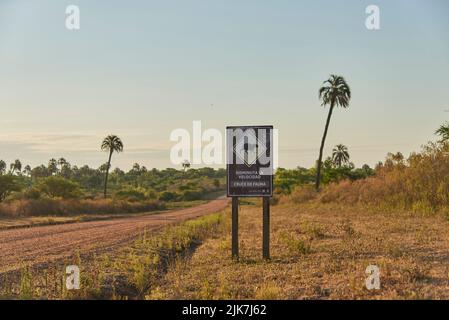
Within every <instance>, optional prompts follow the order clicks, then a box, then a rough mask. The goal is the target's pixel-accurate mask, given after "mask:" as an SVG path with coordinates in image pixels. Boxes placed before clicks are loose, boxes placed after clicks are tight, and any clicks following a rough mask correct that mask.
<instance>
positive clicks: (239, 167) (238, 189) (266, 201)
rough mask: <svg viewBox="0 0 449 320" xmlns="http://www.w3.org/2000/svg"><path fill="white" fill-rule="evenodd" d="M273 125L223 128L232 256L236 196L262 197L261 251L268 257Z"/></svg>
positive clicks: (235, 243)
mask: <svg viewBox="0 0 449 320" xmlns="http://www.w3.org/2000/svg"><path fill="white" fill-rule="evenodd" d="M272 141H273V126H233V127H227V128H226V151H227V157H226V169H227V185H228V189H227V190H228V192H227V195H228V197H232V256H233V257H234V258H238V255H239V248H238V198H239V197H262V199H263V237H262V253H263V257H264V258H265V259H269V258H270V197H271V196H272V195H273V143H272Z"/></svg>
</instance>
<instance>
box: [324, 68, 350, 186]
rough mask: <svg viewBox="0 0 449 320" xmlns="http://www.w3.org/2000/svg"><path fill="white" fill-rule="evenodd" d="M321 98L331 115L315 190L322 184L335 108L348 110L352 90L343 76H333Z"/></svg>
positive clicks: (326, 129)
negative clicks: (329, 130)
mask: <svg viewBox="0 0 449 320" xmlns="http://www.w3.org/2000/svg"><path fill="white" fill-rule="evenodd" d="M319 98H320V100H321V101H322V103H321V105H322V106H324V107H325V106H326V105H329V113H328V115H327V120H326V125H325V127H324V133H323V138H322V139H321V145H320V154H319V157H318V161H317V174H316V181H315V188H316V190H317V191H318V190H319V189H320V182H321V163H322V159H323V149H324V143H325V142H326V136H327V131H328V129H329V124H330V121H331V117H332V112H333V111H334V107H335V106H340V107H342V108H347V107H348V106H349V100H350V99H351V89H350V88H349V86H348V84H347V83H346V81H345V79H344V78H343V77H342V76H336V75H331V76H330V78H329V79H328V80H326V81H324V86H323V87H321V88H320V90H319Z"/></svg>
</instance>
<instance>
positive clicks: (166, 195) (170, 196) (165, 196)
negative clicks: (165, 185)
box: [159, 191, 179, 202]
mask: <svg viewBox="0 0 449 320" xmlns="http://www.w3.org/2000/svg"><path fill="white" fill-rule="evenodd" d="M178 199H179V194H177V193H176V192H171V191H164V192H162V193H161V194H160V195H159V200H160V201H167V202H168V201H175V200H178Z"/></svg>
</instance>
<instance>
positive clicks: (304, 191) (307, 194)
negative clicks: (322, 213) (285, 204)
mask: <svg viewBox="0 0 449 320" xmlns="http://www.w3.org/2000/svg"><path fill="white" fill-rule="evenodd" d="M316 197H317V192H316V191H315V188H314V187H313V186H311V185H303V186H297V187H295V189H293V191H292V193H291V194H290V195H289V196H288V198H289V199H290V200H291V201H293V202H294V203H303V202H307V201H309V200H313V199H315V198H316Z"/></svg>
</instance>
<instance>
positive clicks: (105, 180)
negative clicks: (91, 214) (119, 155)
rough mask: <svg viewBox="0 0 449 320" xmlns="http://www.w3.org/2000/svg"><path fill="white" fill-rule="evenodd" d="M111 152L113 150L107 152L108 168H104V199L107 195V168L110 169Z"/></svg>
mask: <svg viewBox="0 0 449 320" xmlns="http://www.w3.org/2000/svg"><path fill="white" fill-rule="evenodd" d="M112 152H113V150H112V149H111V151H109V160H108V167H107V168H106V176H105V178H104V198H105V199H106V196H107V193H108V175H109V168H110V167H111V158H112Z"/></svg>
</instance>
